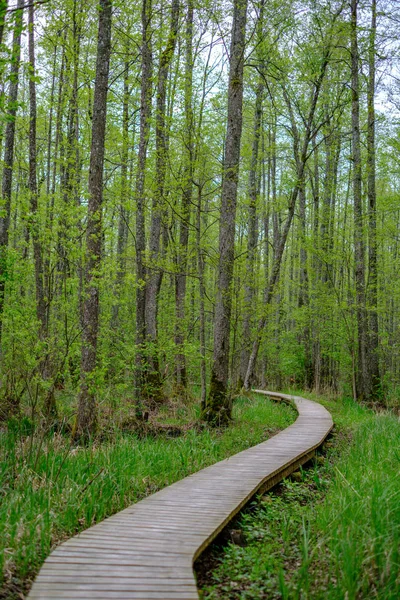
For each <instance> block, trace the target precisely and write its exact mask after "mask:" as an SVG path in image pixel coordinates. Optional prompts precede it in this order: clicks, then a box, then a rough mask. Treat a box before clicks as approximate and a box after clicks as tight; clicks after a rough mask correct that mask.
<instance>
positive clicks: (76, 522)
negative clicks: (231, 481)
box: [0, 398, 295, 598]
mask: <svg viewBox="0 0 400 600" xmlns="http://www.w3.org/2000/svg"><path fill="white" fill-rule="evenodd" d="M234 419H235V420H234V423H233V425H232V426H231V427H230V428H228V429H226V430H223V431H210V430H208V429H205V430H203V431H199V432H197V431H194V430H190V431H187V432H186V433H185V434H184V435H183V436H181V437H178V438H174V439H170V438H166V437H148V438H144V439H139V438H138V437H136V436H135V435H132V434H130V435H122V434H116V437H115V438H114V439H113V440H112V441H108V442H104V443H94V444H93V445H92V446H90V447H87V448H83V447H80V448H73V447H71V446H70V444H69V441H68V439H67V438H65V437H63V436H61V435H59V434H57V435H53V436H50V437H44V438H43V437H40V436H37V437H32V436H29V435H26V436H21V434H20V433H18V432H15V431H14V432H12V431H7V432H6V431H3V432H2V433H0V501H1V503H0V532H1V535H0V579H1V581H0V598H1V597H2V594H3V597H6V598H12V597H15V598H17V597H20V596H19V595H18V594H19V593H20V591H21V590H24V589H26V588H27V587H28V585H29V579H30V578H31V577H32V576H33V575H34V574H35V573H36V571H37V570H38V568H39V567H40V565H41V564H42V562H43V561H44V559H45V558H46V556H47V555H48V554H49V552H50V550H51V548H52V547H53V546H54V545H55V544H57V543H59V542H60V541H62V540H64V539H66V538H68V537H70V536H72V535H74V534H75V533H77V532H79V531H81V530H83V529H85V528H87V527H89V526H90V525H92V524H94V523H96V522H99V521H101V520H102V519H104V518H105V517H107V516H109V515H111V514H113V513H115V512H117V511H119V510H121V509H123V508H124V507H126V506H128V505H129V504H131V503H134V502H137V501H138V500H140V499H141V498H143V497H144V496H146V495H148V494H151V493H153V492H155V491H156V490H158V489H161V488H162V487H164V486H166V485H169V484H171V483H173V482H174V481H177V480H178V479H181V478H182V477H185V476H186V475H189V474H190V473H193V472H195V471H197V470H199V469H201V468H203V467H206V466H208V465H210V464H212V463H214V462H216V461H218V460H221V459H223V458H225V457H227V456H230V455H232V454H234V453H236V452H239V451H240V450H242V449H244V448H246V447H249V446H251V445H254V444H257V443H259V442H260V441H262V440H263V439H265V438H266V437H268V435H269V433H270V432H271V430H272V431H273V430H276V429H283V428H285V427H287V426H288V425H289V424H290V423H291V422H293V420H294V419H295V413H294V411H293V409H291V408H290V407H287V406H285V405H282V406H281V405H276V404H274V403H272V402H270V401H269V400H267V399H265V398H256V399H254V400H247V399H240V400H238V401H237V402H236V404H235V407H234ZM1 585H2V586H3V592H2V591H1ZM10 586H11V587H10ZM13 594H14V595H13Z"/></svg>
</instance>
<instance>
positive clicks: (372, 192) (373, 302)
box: [367, 0, 382, 400]
mask: <svg viewBox="0 0 400 600" xmlns="http://www.w3.org/2000/svg"><path fill="white" fill-rule="evenodd" d="M376 11H377V6H376V0H372V2H371V27H370V35H369V51H368V58H369V60H368V67H369V75H368V132H367V172H368V207H369V211H368V217H369V219H368V222H369V229H368V242H369V265H368V266H369V271H368V302H369V340H368V355H369V357H368V363H369V366H368V370H369V373H370V378H371V389H370V393H369V395H370V396H371V398H372V399H374V400H375V399H377V398H379V397H380V396H381V391H382V390H381V378H380V369H379V324H378V261H377V239H376V164H375V163H376V158H375V154H376V152H375V79H376V77H375V71H376V67H375V56H376V42H375V40H376Z"/></svg>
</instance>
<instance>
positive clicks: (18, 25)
mask: <svg viewBox="0 0 400 600" xmlns="http://www.w3.org/2000/svg"><path fill="white" fill-rule="evenodd" d="M23 8H24V0H18V4H17V9H18V10H17V12H16V16H15V26H14V34H13V42H12V54H11V69H10V88H9V97H8V107H7V116H8V118H7V125H6V132H5V147H4V167H3V181H2V211H1V216H0V343H1V336H2V330H3V312H4V293H5V286H6V278H7V247H8V234H9V228H10V215H11V193H12V181H13V167H14V143H15V121H16V117H17V100H18V83H19V66H20V62H21V32H22V17H23Z"/></svg>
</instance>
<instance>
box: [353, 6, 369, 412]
mask: <svg viewBox="0 0 400 600" xmlns="http://www.w3.org/2000/svg"><path fill="white" fill-rule="evenodd" d="M357 4H358V0H351V123H352V159H353V203H354V260H355V284H356V303H357V307H356V311H357V327H358V361H357V366H358V372H357V396H358V398H359V400H366V399H367V398H368V396H369V389H370V388H369V372H368V360H367V335H368V331H367V318H366V308H365V243H364V232H363V210H362V189H361V185H362V181H361V180H362V171H361V141H360V91H359V53H358V40H357Z"/></svg>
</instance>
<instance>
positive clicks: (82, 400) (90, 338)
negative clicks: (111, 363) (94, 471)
mask: <svg viewBox="0 0 400 600" xmlns="http://www.w3.org/2000/svg"><path fill="white" fill-rule="evenodd" d="M111 13H112V4H111V0H100V2H99V28H98V38H97V62H96V81H95V88H94V99H93V123H92V142H91V150H90V168H89V202H88V221H87V232H86V270H85V297H84V301H83V315H82V323H83V326H84V330H83V335H82V356H81V386H80V392H79V404H78V416H77V422H76V431H75V435H76V436H77V437H82V438H87V437H88V436H89V435H91V434H93V433H94V431H95V429H96V421H97V405H96V398H95V394H94V390H93V385H94V382H93V375H94V371H95V368H96V356H97V339H98V328H99V287H98V271H99V268H100V265H101V247H102V202H103V167H104V148H105V131H106V116H107V89H108V75H109V67H110V55H111Z"/></svg>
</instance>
